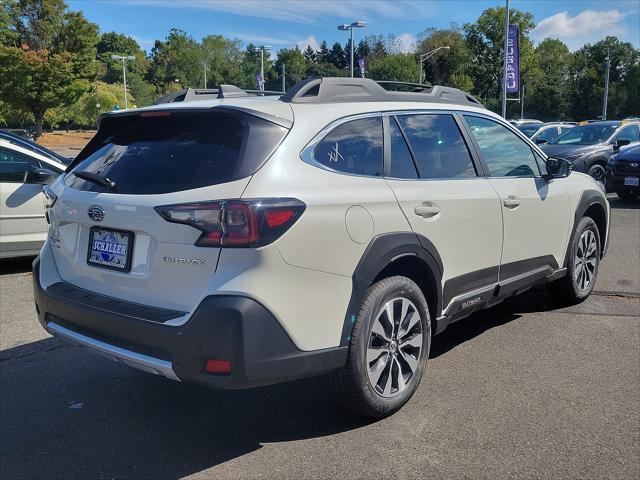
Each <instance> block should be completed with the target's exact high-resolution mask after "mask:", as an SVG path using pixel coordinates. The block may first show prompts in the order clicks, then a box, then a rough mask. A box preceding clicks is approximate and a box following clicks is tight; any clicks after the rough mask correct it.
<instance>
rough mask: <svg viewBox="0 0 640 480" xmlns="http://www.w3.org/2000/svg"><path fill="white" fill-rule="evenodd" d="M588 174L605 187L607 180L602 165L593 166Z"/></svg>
mask: <svg viewBox="0 0 640 480" xmlns="http://www.w3.org/2000/svg"><path fill="white" fill-rule="evenodd" d="M587 173H588V174H589V175H591V176H592V177H593V179H594V180H595V181H597V182H600V183H602V184H603V185H604V182H605V179H606V172H605V170H604V167H603V166H602V165H600V164H599V163H596V164H594V165H591V167H589V170H588V171H587Z"/></svg>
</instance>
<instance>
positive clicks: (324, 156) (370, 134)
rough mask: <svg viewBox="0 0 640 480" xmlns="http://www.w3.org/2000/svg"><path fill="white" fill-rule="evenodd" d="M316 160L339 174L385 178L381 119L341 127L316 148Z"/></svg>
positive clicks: (368, 119) (369, 119) (344, 124)
mask: <svg viewBox="0 0 640 480" xmlns="http://www.w3.org/2000/svg"><path fill="white" fill-rule="evenodd" d="M313 158H314V160H315V161H316V162H318V163H320V164H322V165H324V166H326V167H329V168H331V169H333V170H338V171H340V172H345V173H352V174H357V175H369V176H374V177H379V176H382V117H371V118H361V119H358V120H351V121H349V122H345V123H343V124H341V125H338V126H337V127H336V128H334V129H333V130H331V132H329V134H327V136H326V137H324V139H322V141H320V143H318V145H316V147H315V149H314V150H313Z"/></svg>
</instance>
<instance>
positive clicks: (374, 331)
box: [34, 78, 609, 417]
mask: <svg viewBox="0 0 640 480" xmlns="http://www.w3.org/2000/svg"><path fill="white" fill-rule="evenodd" d="M225 90H227V88H226V87H223V88H222V89H221V91H220V92H219V96H220V97H221V98H218V99H211V100H202V101H197V102H176V103H171V104H160V105H156V106H153V107H148V108H144V109H139V110H127V111H123V112H113V113H109V114H106V115H105V116H104V117H103V118H102V122H101V125H100V128H99V130H98V133H97V134H96V136H95V137H94V139H93V140H92V141H91V142H90V143H89V144H88V145H87V146H86V147H85V149H84V150H83V151H82V152H81V153H80V155H79V156H78V157H77V158H76V159H75V161H74V162H73V163H72V164H71V166H70V169H69V171H68V173H66V174H65V175H64V176H62V177H61V178H59V179H58V180H57V181H56V182H55V183H54V184H52V185H50V186H48V187H46V188H45V192H46V196H47V202H48V207H47V210H48V215H49V219H50V221H51V225H50V229H49V238H48V240H47V243H46V244H45V246H44V247H43V249H42V252H41V254H40V257H39V259H38V260H37V261H36V262H34V283H35V301H36V309H37V311H38V317H39V320H40V322H41V323H42V325H43V326H44V328H46V329H47V330H48V331H49V332H50V333H51V334H53V335H57V336H59V337H62V338H65V339H67V340H69V341H72V342H76V343H78V344H81V345H85V346H87V347H89V348H91V349H94V350H96V351H98V352H100V353H102V354H104V355H107V356H109V357H111V358H113V359H115V360H119V361H121V362H123V363H125V364H127V365H130V366H133V367H136V368H140V369H142V370H146V371H149V372H152V373H156V374H159V375H164V376H165V377H168V378H170V379H173V380H179V381H185V382H195V383H199V384H203V385H208V386H212V387H216V388H222V389H236V388H247V387H253V386H258V385H265V384H271V383H276V382H282V381H288V380H293V379H298V378H302V377H305V376H310V375H316V374H320V373H328V372H331V374H332V375H333V378H334V380H335V387H336V393H337V396H338V398H339V399H340V400H341V401H342V402H343V403H344V404H345V405H346V406H348V407H349V408H351V409H352V410H354V411H356V412H358V413H359V414H362V415H367V416H372V417H382V416H385V415H389V414H391V413H393V412H394V411H396V410H398V409H399V408H400V407H402V405H404V404H405V403H406V402H407V401H408V399H409V398H410V397H411V396H412V395H413V393H414V392H415V390H416V388H418V385H419V383H420V379H421V378H422V375H423V372H424V369H425V365H426V363H427V359H428V357H429V349H430V345H431V339H432V336H433V335H436V334H438V333H440V332H442V331H443V330H444V329H445V328H446V327H447V325H448V324H449V323H451V322H454V321H457V320H459V319H461V318H463V317H465V316H467V315H469V314H471V313H472V312H474V311H477V310H479V309H482V308H487V307H490V306H492V305H495V304H496V303H498V302H500V301H502V300H504V299H505V298H508V297H510V296H512V295H514V294H517V293H520V292H523V291H525V290H527V289H528V288H530V287H531V286H532V285H536V284H541V283H542V284H545V283H546V284H548V285H549V288H550V290H551V292H552V293H553V294H554V295H555V296H556V297H557V298H559V299H560V300H561V301H562V302H564V303H568V304H570V303H577V302H580V301H582V300H584V299H585V298H586V297H587V296H589V294H590V293H591V291H592V289H593V286H594V283H595V281H596V276H597V273H598V265H599V262H600V259H601V257H602V255H603V254H604V253H605V250H606V244H607V240H608V234H609V205H608V203H607V201H606V199H605V195H604V192H603V191H602V189H601V187H600V186H599V185H598V184H597V183H596V182H595V181H594V180H593V179H592V178H591V177H589V176H588V175H584V174H579V173H572V172H571V168H570V164H569V163H568V162H566V161H564V160H556V159H551V158H547V157H546V156H545V155H544V153H542V151H541V150H539V149H538V147H537V146H536V145H535V144H533V143H532V142H531V141H530V140H529V139H528V138H527V137H526V136H525V135H524V134H522V133H521V132H519V131H518V130H517V129H516V128H515V127H513V126H512V125H510V124H509V123H508V122H506V121H505V120H503V119H502V118H501V117H499V116H497V115H495V114H493V113H491V112H490V111H488V110H487V109H485V108H484V107H483V106H482V105H481V104H480V103H479V102H478V101H477V100H475V99H474V98H473V97H472V96H470V95H469V94H466V93H464V92H462V91H460V90H456V89H452V88H446V87H433V88H427V87H424V89H423V91H422V92H419V93H416V92H391V91H388V90H386V89H385V88H383V87H382V86H381V85H379V84H377V83H376V82H374V81H372V80H368V79H349V78H346V79H345V78H323V79H318V78H316V79H311V80H306V81H303V82H300V83H298V84H297V85H295V86H294V88H293V89H292V90H291V91H289V92H288V93H286V94H285V95H283V96H282V97H281V98H268V97H249V96H247V95H245V96H242V95H241V94H239V93H238V92H237V90H233V89H232V90H230V91H231V92H233V95H230V96H229V97H225V95H224V91H225Z"/></svg>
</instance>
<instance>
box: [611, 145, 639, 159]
mask: <svg viewBox="0 0 640 480" xmlns="http://www.w3.org/2000/svg"><path fill="white" fill-rule="evenodd" d="M611 158H613V159H615V160H616V161H618V162H640V145H630V146H628V147H622V149H621V150H620V153H618V154H617V155H614V156H613V157H611Z"/></svg>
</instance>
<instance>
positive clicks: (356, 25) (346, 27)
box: [338, 20, 367, 78]
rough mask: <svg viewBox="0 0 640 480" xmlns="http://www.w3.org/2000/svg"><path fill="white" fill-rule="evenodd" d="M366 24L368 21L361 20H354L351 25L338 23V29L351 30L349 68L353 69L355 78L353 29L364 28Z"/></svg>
mask: <svg viewBox="0 0 640 480" xmlns="http://www.w3.org/2000/svg"><path fill="white" fill-rule="evenodd" d="M366 26H367V22H362V21H360V20H358V21H356V22H353V23H351V24H349V25H347V24H346V23H344V24H342V25H338V30H342V31H343V32H346V31H347V30H349V31H350V32H351V61H350V62H349V68H350V70H351V78H353V29H354V28H364V27H366Z"/></svg>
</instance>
